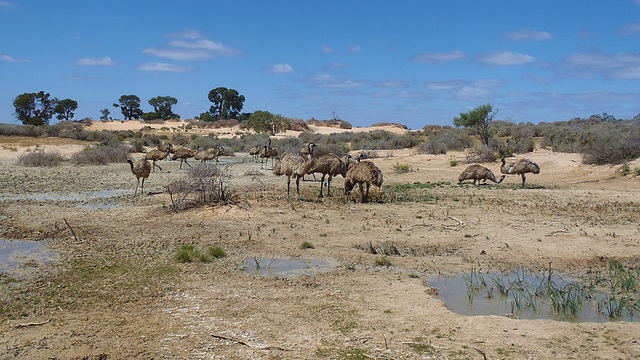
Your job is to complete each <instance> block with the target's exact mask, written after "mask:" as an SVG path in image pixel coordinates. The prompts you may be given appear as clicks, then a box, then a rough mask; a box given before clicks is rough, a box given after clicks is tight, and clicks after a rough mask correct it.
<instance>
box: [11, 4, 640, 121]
mask: <svg viewBox="0 0 640 360" xmlns="http://www.w3.org/2000/svg"><path fill="white" fill-rule="evenodd" d="M0 33H1V34H2V36H0V77H1V81H0V122H4V123H14V122H15V121H16V120H15V116H14V114H13V113H14V108H13V100H14V99H15V97H16V96H17V95H19V94H22V93H25V92H38V91H40V90H44V91H46V92H49V93H51V95H52V96H55V97H57V98H58V99H65V98H71V99H74V100H76V101H78V103H79V108H78V110H77V111H76V116H75V119H76V120H77V119H82V118H84V117H91V118H93V119H98V118H99V117H100V110H101V109H104V108H108V109H109V110H110V111H111V116H112V117H114V118H117V119H121V118H122V114H121V113H120V111H119V109H116V108H114V107H113V106H112V104H113V103H114V102H117V100H118V98H119V97H120V96H121V95H125V94H126V95H128V94H134V95H137V96H139V97H140V98H141V100H142V102H141V105H142V108H143V110H144V111H151V110H152V107H151V106H150V105H149V104H148V100H149V99H150V98H152V97H155V96H173V97H175V98H177V99H178V104H177V105H176V106H175V107H174V112H176V113H178V114H180V116H181V117H182V118H193V117H194V116H197V115H199V114H200V113H202V112H204V111H207V110H208V109H209V106H210V105H211V103H210V102H209V101H208V99H207V94H208V93H209V91H210V90H211V89H214V88H216V87H220V86H223V87H227V88H234V89H236V90H238V91H239V92H240V94H242V95H244V96H245V97H246V101H245V104H244V109H243V112H252V111H256V110H265V111H270V112H272V113H275V114H282V115H284V116H286V117H292V118H301V119H304V120H308V119H310V118H316V119H329V118H331V117H332V116H333V114H334V112H335V114H336V115H337V116H338V117H339V118H341V119H343V120H346V121H348V122H350V123H351V124H353V125H354V126H369V125H371V124H374V123H378V122H398V123H401V124H405V125H407V126H408V127H409V128H411V129H420V128H422V127H423V126H425V125H428V124H435V125H452V123H453V118H454V117H455V116H457V115H458V114H459V113H461V112H466V111H468V110H470V109H472V108H474V107H475V106H477V105H481V104H485V103H491V104H493V106H494V110H497V115H496V119H499V120H508V121H512V122H516V123H520V122H533V123H538V122H542V121H546V122H551V121H563V120H570V119H571V118H574V117H588V116H589V115H591V114H600V113H604V112H606V113H608V114H610V115H613V116H615V117H616V118H623V119H625V118H627V119H628V118H632V117H633V116H635V115H636V114H638V113H640V0H613V1H590V0H580V1H574V0H560V1H557V0H556V1H547V0H539V1H535V2H525V1H483V0H469V1H454V0H451V1H444V0H442V1H426V0H423V1H402V0H400V1H388V0H385V1H378V0H369V1H347V0H341V1H333V0H325V1H299V0H297V1H241V0H238V1H188V0H187V1H180V2H178V1H163V0H158V1H154V2H143V1H135V0H134V1H118V0H111V1H102V0H91V1H64V0H60V1H35V0H0Z"/></svg>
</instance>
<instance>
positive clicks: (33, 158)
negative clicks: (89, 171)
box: [18, 149, 64, 166]
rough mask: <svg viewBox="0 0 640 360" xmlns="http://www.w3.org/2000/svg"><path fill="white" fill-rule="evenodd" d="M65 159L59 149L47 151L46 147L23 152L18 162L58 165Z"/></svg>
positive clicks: (23, 163)
mask: <svg viewBox="0 0 640 360" xmlns="http://www.w3.org/2000/svg"><path fill="white" fill-rule="evenodd" d="M63 161H64V158H63V157H62V155H60V153H59V152H57V151H52V152H48V153H46V152H45V151H44V149H40V150H35V151H34V152H30V153H23V154H22V155H20V156H19V157H18V163H20V164H22V165H23V166H58V165H60V164H61V163H62V162H63Z"/></svg>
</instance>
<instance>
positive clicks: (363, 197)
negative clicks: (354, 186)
mask: <svg viewBox="0 0 640 360" xmlns="http://www.w3.org/2000/svg"><path fill="white" fill-rule="evenodd" d="M358 186H359V187H360V202H362V203H363V202H365V200H366V198H367V197H366V196H364V189H363V188H362V183H359V184H358Z"/></svg>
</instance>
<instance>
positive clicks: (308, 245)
mask: <svg viewBox="0 0 640 360" xmlns="http://www.w3.org/2000/svg"><path fill="white" fill-rule="evenodd" d="M315 248H316V247H315V246H313V244H312V243H311V242H309V241H305V242H303V243H302V244H300V249H302V250H304V249H315Z"/></svg>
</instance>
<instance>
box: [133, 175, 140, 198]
mask: <svg viewBox="0 0 640 360" xmlns="http://www.w3.org/2000/svg"><path fill="white" fill-rule="evenodd" d="M139 185H140V178H138V183H137V184H136V190H135V191H134V192H133V197H136V195H137V194H138V186H139Z"/></svg>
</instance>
